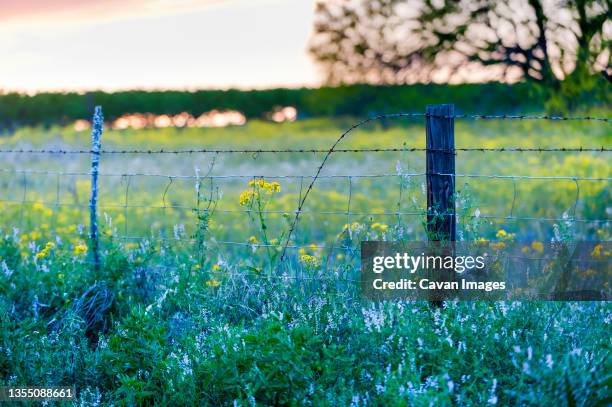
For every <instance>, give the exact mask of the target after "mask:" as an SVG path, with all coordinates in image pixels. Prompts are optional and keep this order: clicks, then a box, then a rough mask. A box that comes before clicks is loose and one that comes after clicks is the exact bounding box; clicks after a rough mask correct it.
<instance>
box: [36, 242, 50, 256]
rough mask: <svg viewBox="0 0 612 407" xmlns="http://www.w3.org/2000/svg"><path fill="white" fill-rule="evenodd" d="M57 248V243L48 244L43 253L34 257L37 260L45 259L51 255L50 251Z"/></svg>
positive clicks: (40, 252)
mask: <svg viewBox="0 0 612 407" xmlns="http://www.w3.org/2000/svg"><path fill="white" fill-rule="evenodd" d="M54 247H55V243H53V242H47V244H46V245H45V247H43V249H42V250H41V251H39V252H38V253H36V256H34V257H35V258H36V260H40V259H42V258H44V257H46V256H47V255H48V254H49V251H50V250H51V249H53V248H54Z"/></svg>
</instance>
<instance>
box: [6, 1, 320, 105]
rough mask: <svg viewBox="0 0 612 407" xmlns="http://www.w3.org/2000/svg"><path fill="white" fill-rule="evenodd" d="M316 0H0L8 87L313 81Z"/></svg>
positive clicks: (244, 84)
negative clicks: (310, 48)
mask: <svg viewBox="0 0 612 407" xmlns="http://www.w3.org/2000/svg"><path fill="white" fill-rule="evenodd" d="M312 18H313V2H312V0H0V55H2V63H0V92H1V91H11V90H18V91H24V92H28V93H33V92H36V91H44V90H90V89H104V90H115V89H127V88H149V89H154V88H155V89H159V88H179V89H194V88H228V87H241V88H254V87H255V88H261V87H273V86H300V85H314V84H316V83H317V82H318V76H317V73H316V69H315V67H314V65H313V63H312V61H311V60H310V59H309V57H308V56H307V54H306V51H305V48H306V42H307V40H308V36H309V33H310V30H311V26H312Z"/></svg>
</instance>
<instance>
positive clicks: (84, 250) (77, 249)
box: [74, 244, 87, 256]
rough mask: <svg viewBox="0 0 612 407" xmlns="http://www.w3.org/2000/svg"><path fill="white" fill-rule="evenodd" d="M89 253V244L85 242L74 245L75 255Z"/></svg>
mask: <svg viewBox="0 0 612 407" xmlns="http://www.w3.org/2000/svg"><path fill="white" fill-rule="evenodd" d="M85 253H87V246H85V245H84V244H77V245H75V246H74V255H75V256H80V255H81V254H85Z"/></svg>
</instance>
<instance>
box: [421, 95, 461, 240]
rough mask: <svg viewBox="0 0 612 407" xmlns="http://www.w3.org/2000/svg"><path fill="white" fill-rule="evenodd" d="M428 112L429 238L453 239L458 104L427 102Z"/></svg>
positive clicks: (454, 226) (454, 227)
mask: <svg viewBox="0 0 612 407" xmlns="http://www.w3.org/2000/svg"><path fill="white" fill-rule="evenodd" d="M425 113H426V115H425V116H426V138H427V140H426V146H427V151H426V167H427V169H426V176H427V235H428V240H431V241H454V240H455V229H456V219H455V218H456V213H455V200H454V199H455V197H454V194H455V119H454V115H455V106H454V105H428V106H427V108H426V111H425ZM440 174H445V175H440Z"/></svg>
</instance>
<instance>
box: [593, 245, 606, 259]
mask: <svg viewBox="0 0 612 407" xmlns="http://www.w3.org/2000/svg"><path fill="white" fill-rule="evenodd" d="M602 249H603V245H601V244H598V245H596V246H595V247H594V248H593V251H592V252H591V257H601V250H602Z"/></svg>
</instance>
